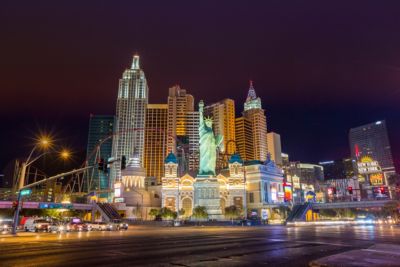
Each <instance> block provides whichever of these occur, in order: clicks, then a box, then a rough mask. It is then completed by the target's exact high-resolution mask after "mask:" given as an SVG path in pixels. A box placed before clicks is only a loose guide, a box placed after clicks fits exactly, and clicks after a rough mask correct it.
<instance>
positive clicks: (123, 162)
mask: <svg viewBox="0 0 400 267" xmlns="http://www.w3.org/2000/svg"><path fill="white" fill-rule="evenodd" d="M125 168H126V157H125V156H122V157H121V170H125Z"/></svg>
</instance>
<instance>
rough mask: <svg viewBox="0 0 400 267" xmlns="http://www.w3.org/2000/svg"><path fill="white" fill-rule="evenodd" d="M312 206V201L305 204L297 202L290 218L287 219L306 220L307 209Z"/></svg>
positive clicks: (288, 220)
mask: <svg viewBox="0 0 400 267" xmlns="http://www.w3.org/2000/svg"><path fill="white" fill-rule="evenodd" d="M311 208H312V205H311V203H304V204H296V205H295V206H294V207H293V209H292V211H291V212H290V213H289V216H288V218H287V219H286V221H287V222H294V221H305V220H306V214H307V211H308V210H310V209H311Z"/></svg>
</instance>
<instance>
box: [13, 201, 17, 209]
mask: <svg viewBox="0 0 400 267" xmlns="http://www.w3.org/2000/svg"><path fill="white" fill-rule="evenodd" d="M12 207H13V209H16V208H17V207H18V201H13V203H12Z"/></svg>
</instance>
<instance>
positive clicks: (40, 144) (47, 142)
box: [17, 135, 52, 190]
mask: <svg viewBox="0 0 400 267" xmlns="http://www.w3.org/2000/svg"><path fill="white" fill-rule="evenodd" d="M51 145H52V140H51V138H50V137H49V136H45V135H43V136H41V137H39V138H38V139H37V143H36V145H35V146H34V147H33V148H32V150H31V153H29V156H28V158H27V159H26V160H25V161H24V162H23V163H22V166H21V173H20V176H19V181H18V187H17V190H20V189H21V188H22V187H24V184H25V176H26V168H27V167H28V166H29V165H31V164H32V163H34V162H35V161H36V160H38V159H39V158H41V157H42V156H43V155H45V154H47V153H48V151H45V152H43V153H42V154H40V155H39V156H37V157H36V158H34V159H32V160H31V158H32V156H33V153H34V152H35V151H36V150H37V149H38V148H41V149H44V150H47V149H48V148H49V147H51Z"/></svg>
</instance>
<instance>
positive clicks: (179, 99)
mask: <svg viewBox="0 0 400 267" xmlns="http://www.w3.org/2000/svg"><path fill="white" fill-rule="evenodd" d="M198 123H199V113H198V112H197V111H194V98H193V96H192V95H190V94H187V92H186V90H185V89H182V88H180V87H179V85H175V86H173V87H171V88H169V94H168V125H167V133H168V136H167V153H169V152H172V153H174V154H175V155H177V158H178V161H179V167H180V170H179V173H180V174H182V173H184V172H187V171H188V170H195V169H196V167H197V165H198V164H197V163H196V162H197V161H196V156H195V155H196V153H197V152H198Z"/></svg>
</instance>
